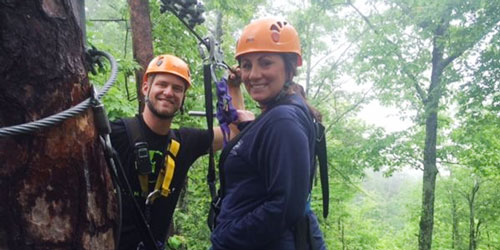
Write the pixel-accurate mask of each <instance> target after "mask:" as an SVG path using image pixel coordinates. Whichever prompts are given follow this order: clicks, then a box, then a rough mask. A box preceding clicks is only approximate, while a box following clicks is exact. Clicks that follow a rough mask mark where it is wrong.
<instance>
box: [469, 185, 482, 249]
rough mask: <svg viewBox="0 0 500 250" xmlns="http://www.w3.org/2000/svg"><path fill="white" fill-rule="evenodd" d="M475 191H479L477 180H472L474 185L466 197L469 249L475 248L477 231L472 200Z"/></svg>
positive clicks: (474, 197)
mask: <svg viewBox="0 0 500 250" xmlns="http://www.w3.org/2000/svg"><path fill="white" fill-rule="evenodd" d="M477 191H479V182H478V181H474V187H472V190H471V192H470V196H468V197H467V203H468V204H469V250H476V242H477V237H476V236H477V232H476V222H475V212H474V202H475V200H476V194H477ZM478 227H479V226H478ZM478 229H479V228H478Z"/></svg>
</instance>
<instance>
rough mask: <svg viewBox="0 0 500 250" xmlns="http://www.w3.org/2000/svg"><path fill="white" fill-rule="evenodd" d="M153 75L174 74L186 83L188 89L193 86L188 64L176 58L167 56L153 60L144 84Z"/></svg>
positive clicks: (147, 70)
mask: <svg viewBox="0 0 500 250" xmlns="http://www.w3.org/2000/svg"><path fill="white" fill-rule="evenodd" d="M152 73H169V74H173V75H176V76H178V77H180V78H182V79H183V80H184V81H186V83H187V85H186V89H188V88H189V87H190V86H191V74H190V73H189V66H188V65H187V63H186V62H184V61H183V60H182V59H180V58H178V57H176V56H173V55H167V54H165V55H159V56H157V57H155V58H153V60H151V62H150V63H149V66H148V68H147V69H146V73H144V82H147V81H148V76H149V74H152Z"/></svg>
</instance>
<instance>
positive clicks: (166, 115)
mask: <svg viewBox="0 0 500 250" xmlns="http://www.w3.org/2000/svg"><path fill="white" fill-rule="evenodd" d="M146 105H148V108H149V110H151V113H153V114H154V115H155V116H156V117H158V118H160V119H164V120H171V119H172V118H174V116H175V114H177V110H176V111H175V112H173V113H169V114H160V112H158V110H156V108H155V107H154V106H153V103H151V101H150V100H149V99H146Z"/></svg>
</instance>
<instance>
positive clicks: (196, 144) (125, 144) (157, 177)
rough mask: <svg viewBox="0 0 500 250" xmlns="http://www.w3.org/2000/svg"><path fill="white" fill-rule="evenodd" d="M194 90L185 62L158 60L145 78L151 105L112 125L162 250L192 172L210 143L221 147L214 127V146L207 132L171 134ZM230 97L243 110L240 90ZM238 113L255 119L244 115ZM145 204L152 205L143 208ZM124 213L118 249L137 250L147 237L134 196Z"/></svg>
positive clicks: (126, 168) (125, 199) (235, 88)
mask: <svg viewBox="0 0 500 250" xmlns="http://www.w3.org/2000/svg"><path fill="white" fill-rule="evenodd" d="M190 86H191V78H190V73H189V67H188V65H187V64H186V63H185V62H184V61H183V60H181V59H180V58H178V57H175V56H173V55H160V56H157V57H156V58H154V59H153V60H152V61H151V62H150V64H149V66H148V68H147V70H146V73H145V75H144V82H143V84H142V92H143V94H144V96H145V102H146V105H145V107H144V111H143V113H142V114H140V115H137V116H136V117H134V118H126V119H119V120H117V121H115V122H112V124H111V127H112V133H111V141H112V144H113V147H114V148H115V149H116V151H117V152H118V154H119V157H120V161H121V163H122V166H123V169H124V172H125V175H126V176H127V179H128V181H129V183H130V185H131V187H132V189H133V192H134V194H133V196H134V197H135V199H136V200H137V202H138V203H139V204H140V205H141V206H142V209H143V212H144V213H145V215H146V219H147V222H148V223H149V225H150V228H151V231H152V233H153V236H154V238H155V241H156V243H157V245H158V246H159V247H160V249H163V248H164V246H163V243H164V241H165V238H166V234H167V231H168V228H169V225H170V223H171V221H172V216H173V213H174V210H175V206H176V204H177V201H178V199H179V194H180V191H181V189H182V186H183V183H184V181H185V178H186V175H187V172H188V169H189V167H190V166H191V164H192V163H193V162H194V161H195V160H196V159H197V158H198V157H200V156H202V155H204V154H206V153H208V148H209V146H210V143H212V144H213V148H214V150H218V149H220V148H222V141H223V135H222V132H221V129H220V128H214V134H213V141H212V142H211V141H210V137H211V135H210V132H209V131H208V130H200V129H193V128H180V129H170V126H171V124H172V120H173V118H174V117H175V115H176V113H177V112H178V111H179V110H180V109H181V108H182V105H183V103H184V98H185V94H186V91H187V89H188V88H189V87H190ZM229 93H230V95H231V96H232V97H233V105H234V106H235V107H236V108H237V109H242V108H244V106H243V96H242V94H241V91H240V87H239V85H233V84H230V85H229ZM239 114H240V115H241V114H243V116H245V115H250V116H251V114H248V113H245V112H242V111H239ZM250 118H251V117H250ZM230 128H231V137H233V136H234V135H235V134H236V133H237V132H238V131H237V128H236V126H233V125H231V126H230ZM165 162H166V164H165ZM149 164H150V165H149ZM146 199H147V202H148V204H150V205H144V204H145V201H146ZM122 211H123V212H122V228H121V235H120V242H119V249H133V250H136V249H138V245H142V243H141V242H142V241H143V236H141V233H143V232H140V231H139V230H141V229H140V228H138V227H137V223H136V222H137V218H138V213H137V211H136V210H135V209H134V203H133V200H131V197H130V195H123V202H122ZM140 248H141V247H139V249H140Z"/></svg>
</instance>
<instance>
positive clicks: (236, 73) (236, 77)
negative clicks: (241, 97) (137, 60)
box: [227, 66, 241, 87]
mask: <svg viewBox="0 0 500 250" xmlns="http://www.w3.org/2000/svg"><path fill="white" fill-rule="evenodd" d="M227 84H228V85H229V87H233V86H234V87H239V86H240V84H241V71H240V66H233V67H232V68H231V69H230V70H229V76H228V77H227Z"/></svg>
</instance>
